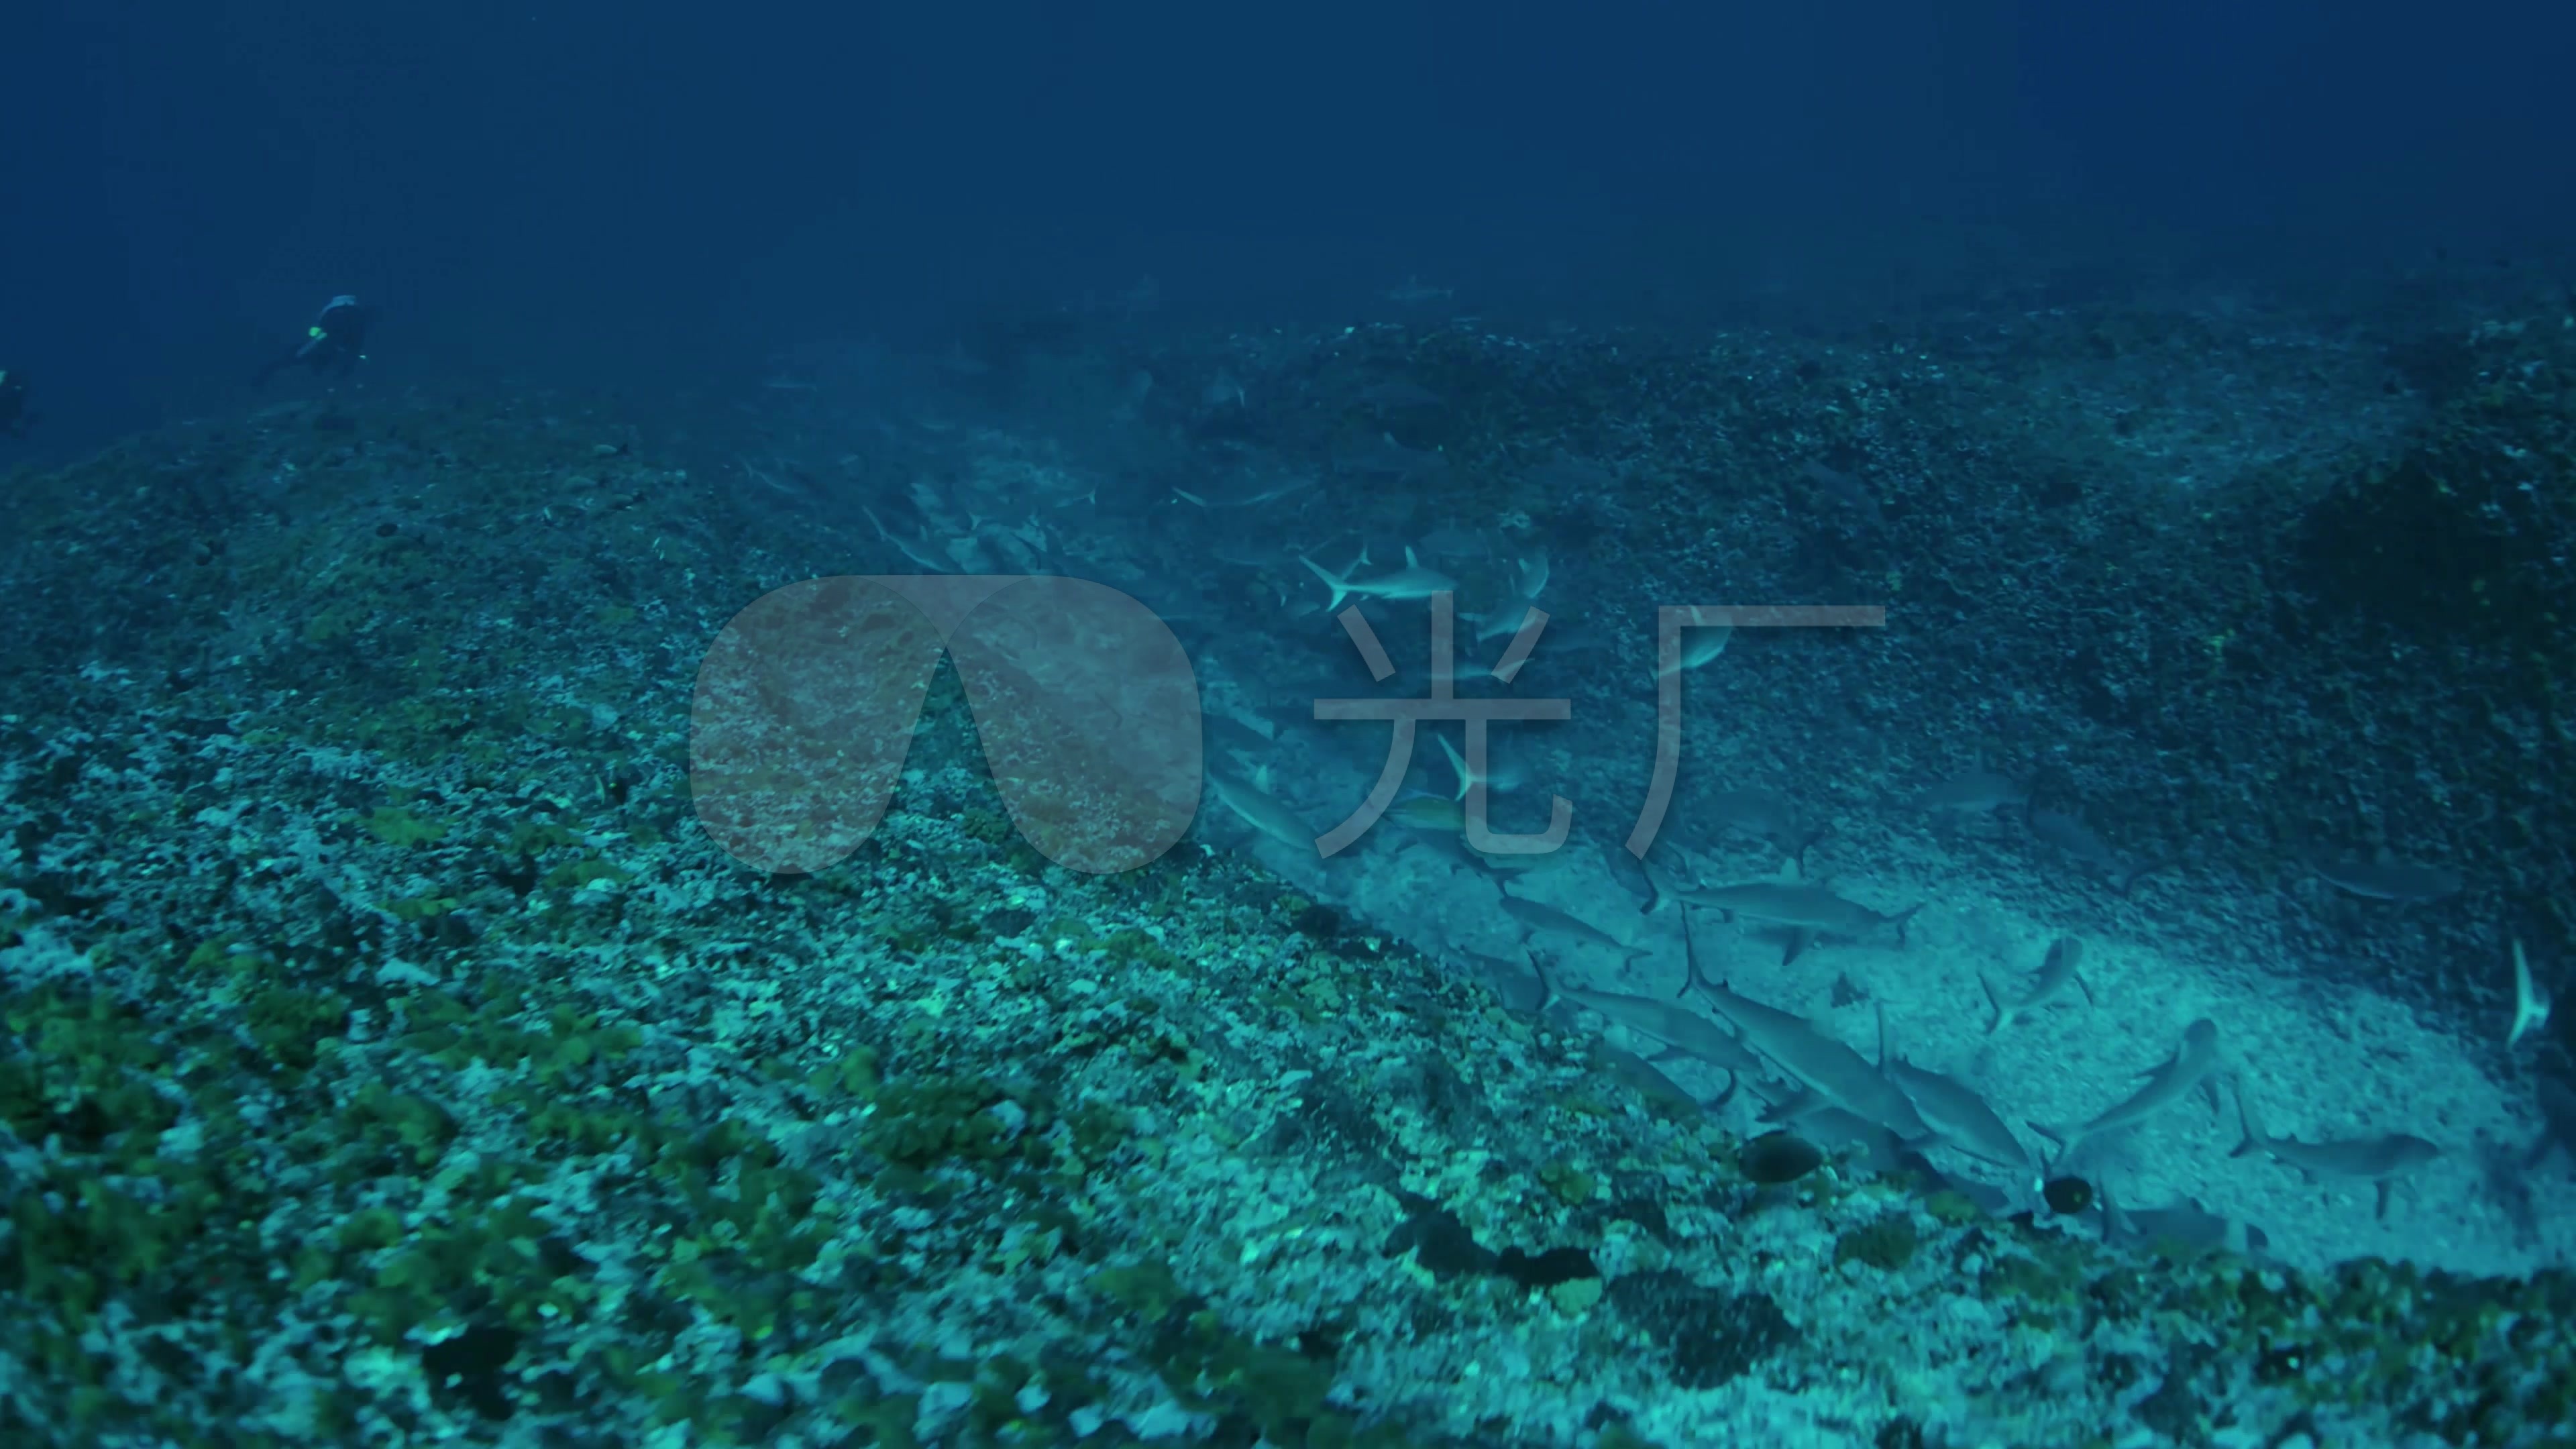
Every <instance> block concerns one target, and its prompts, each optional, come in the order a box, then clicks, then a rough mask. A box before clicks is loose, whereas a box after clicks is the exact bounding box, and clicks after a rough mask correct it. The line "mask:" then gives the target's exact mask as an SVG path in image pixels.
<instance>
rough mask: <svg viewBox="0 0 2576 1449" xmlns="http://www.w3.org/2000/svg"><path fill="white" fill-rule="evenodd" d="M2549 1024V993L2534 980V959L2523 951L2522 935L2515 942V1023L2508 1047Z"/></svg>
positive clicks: (2507, 1034)
mask: <svg viewBox="0 0 2576 1449" xmlns="http://www.w3.org/2000/svg"><path fill="white" fill-rule="evenodd" d="M2548 1024H2549V993H2548V992H2547V991H2546V990H2544V989H2543V988H2542V987H2541V986H2540V985H2539V984H2538V983H2536V982H2534V981H2533V980H2532V979H2531V960H2530V958H2529V957H2527V956H2525V955H2523V954H2522V938H2520V937H2519V936H2517V937H2515V938H2514V943H2513V1025H2512V1027H2510V1028H2509V1029H2507V1030H2506V1032H2505V1034H2504V1044H2505V1048H2506V1050H2508V1051H2510V1050H2511V1049H2512V1048H2513V1046H2514V1044H2515V1043H2516V1042H2519V1041H2521V1040H2522V1039H2523V1038H2524V1037H2526V1036H2529V1035H2530V1034H2531V1033H2533V1032H2535V1031H2538V1030H2539V1029H2540V1028H2542V1027H2544V1026H2547V1025H2548Z"/></svg>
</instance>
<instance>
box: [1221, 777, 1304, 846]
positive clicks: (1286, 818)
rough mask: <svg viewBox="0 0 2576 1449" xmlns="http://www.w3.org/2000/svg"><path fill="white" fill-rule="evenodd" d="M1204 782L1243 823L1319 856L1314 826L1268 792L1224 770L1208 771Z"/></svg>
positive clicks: (1274, 838) (1285, 843) (1277, 839)
mask: <svg viewBox="0 0 2576 1449" xmlns="http://www.w3.org/2000/svg"><path fill="white" fill-rule="evenodd" d="M1207 783H1208V790H1209V793H1211V794H1213V795H1215V796H1216V799H1217V803H1218V804H1220V805H1223V806H1224V807H1225V808H1226V809H1228V810H1231V811H1233V812H1234V813H1235V814H1236V815H1237V816H1239V817H1241V818H1242V820H1243V822H1244V823H1245V824H1246V825H1249V826H1251V827H1252V828H1253V829H1255V830H1257V831H1260V832H1261V833H1262V834H1264V835H1267V836H1269V837H1270V838H1271V839H1273V840H1276V841H1278V842H1279V843H1280V844H1282V845H1287V846H1292V847H1294V848H1296V849H1299V850H1311V851H1314V852H1315V853H1316V854H1317V855H1319V856H1320V855H1321V854H1322V853H1323V848H1322V847H1321V846H1319V845H1317V844H1316V843H1315V831H1314V828H1313V827H1312V826H1310V825H1308V824H1307V823H1306V822H1305V821H1303V820H1301V819H1299V818H1298V817H1297V812H1296V811H1294V810H1291V809H1289V808H1288V807H1287V806H1285V805H1283V804H1281V803H1279V800H1278V798H1277V797H1276V796H1274V795H1272V794H1270V793H1269V792H1268V791H1266V790H1263V789H1261V788H1260V787H1258V786H1256V785H1254V784H1253V783H1252V782H1251V781H1249V780H1243V779H1238V778H1237V777H1235V776H1233V775H1229V774H1227V773H1226V772H1224V771H1223V770H1210V771H1208V772H1207Z"/></svg>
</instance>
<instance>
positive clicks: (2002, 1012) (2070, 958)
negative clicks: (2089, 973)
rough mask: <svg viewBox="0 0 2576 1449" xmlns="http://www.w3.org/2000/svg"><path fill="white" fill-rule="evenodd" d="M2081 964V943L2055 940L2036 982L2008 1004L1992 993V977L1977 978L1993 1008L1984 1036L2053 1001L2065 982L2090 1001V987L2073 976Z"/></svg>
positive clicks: (1995, 993) (2069, 940) (2040, 964)
mask: <svg viewBox="0 0 2576 1449" xmlns="http://www.w3.org/2000/svg"><path fill="white" fill-rule="evenodd" d="M2083 964H2084V942H2083V941H2082V940H2081V939H2079V938H2077V937H2074V936H2060V937H2058V938H2057V939H2056V940H2055V941H2054V942H2052V943H2051V944H2050V945H2049V948H2048V955H2047V957H2046V958H2044V959H2043V960H2042V961H2041V962H2040V963H2039V979H2038V980H2037V981H2034V982H2032V983H2031V988H2030V991H2029V994H2027V995H2025V996H2023V997H2022V999H2021V1000H2019V1001H2015V1002H2009V1003H2007V1002H2006V1001H2005V1000H2004V999H2003V995H2002V993H2000V992H1998V991H1996V990H1995V981H1994V978H1993V977H1991V976H1986V975H1982V974H1981V975H1979V976H1978V977H1977V980H1978V981H1979V982H1981V983H1982V984H1983V985H1984V986H1985V988H1986V1000H1987V1001H1988V1002H1990V1003H1992V1005H1993V1006H1994V1008H1995V1022H1994V1025H1992V1026H1989V1027H1987V1028H1986V1035H1988V1036H1993V1035H1994V1034H1995V1033H1996V1032H1999V1031H2001V1030H2003V1029H2004V1028H2005V1027H2007V1026H2010V1025H2012V1024H2013V1022H2014V1020H2015V1019H2017V1018H2020V1017H2024V1016H2027V1015H2029V1014H2030V1013H2031V1012H2033V1011H2036V1010H2038V1009H2039V1008H2040V1007H2043V1006H2046V1005H2047V1004H2048V1003H2049V1002H2051V1001H2054V1000H2056V999H2057V996H2058V993H2060V992H2062V991H2064V990H2065V989H2066V988H2067V986H2068V984H2069V983H2072V984H2073V985H2074V986H2075V987H2077V988H2078V989H2079V990H2081V991H2082V992H2083V993H2084V999H2085V1000H2086V1001H2091V1000H2092V999H2093V988H2091V987H2089V986H2086V985H2085V984H2084V979H2083V977H2081V976H2079V975H2077V974H2076V973H2077V972H2078V971H2079V970H2081V969H2082V967H2083Z"/></svg>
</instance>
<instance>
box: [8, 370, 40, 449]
mask: <svg viewBox="0 0 2576 1449" xmlns="http://www.w3.org/2000/svg"><path fill="white" fill-rule="evenodd" d="M33 421H35V420H34V419H33V418H31V417H29V416H28V415H27V378H26V375H25V374H24V373H17V372H11V371H9V370H8V369H6V368H0V437H7V438H23V437H25V436H27V424H29V423H31V422H33Z"/></svg>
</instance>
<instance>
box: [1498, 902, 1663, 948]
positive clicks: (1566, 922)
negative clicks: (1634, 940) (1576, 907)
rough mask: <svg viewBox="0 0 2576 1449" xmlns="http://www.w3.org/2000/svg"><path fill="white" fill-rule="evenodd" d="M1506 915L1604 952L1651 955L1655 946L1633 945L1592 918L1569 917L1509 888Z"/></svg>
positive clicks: (1528, 928)
mask: <svg viewBox="0 0 2576 1449" xmlns="http://www.w3.org/2000/svg"><path fill="white" fill-rule="evenodd" d="M1503 914H1505V915H1507V916H1510V917H1511V918H1512V919H1513V920H1516V921H1518V922H1520V923H1521V925H1522V926H1523V927H1524V928H1525V929H1527V930H1530V931H1553V932H1555V933H1557V934H1558V935H1560V936H1572V937H1573V938H1574V939H1576V940H1578V941H1581V942H1583V943H1585V944H1586V945H1592V946H1599V947H1601V948H1602V949H1603V950H1605V951H1616V952H1618V953H1619V954H1620V955H1621V956H1623V957H1628V958H1632V959H1633V958H1635V957H1638V956H1644V955H1649V954H1651V951H1652V948H1650V947H1646V946H1631V945H1629V944H1628V943H1627V942H1625V941H1622V940H1620V939H1619V938H1618V937H1616V936H1613V935H1611V934H1610V933H1609V932H1607V931H1605V930H1602V929H1601V928H1600V927H1599V926H1596V925H1594V924H1592V923H1591V922H1590V921H1586V920H1582V919H1579V918H1577V917H1574V916H1569V915H1567V914H1566V913H1565V912H1563V911H1560V910H1558V909H1557V908H1556V907H1554V906H1543V905H1540V904H1539V903H1538V902H1536V901H1533V900H1525V899H1523V898H1522V897H1520V896H1516V895H1513V894H1511V893H1510V892H1508V891H1506V892H1504V893H1503Z"/></svg>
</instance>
